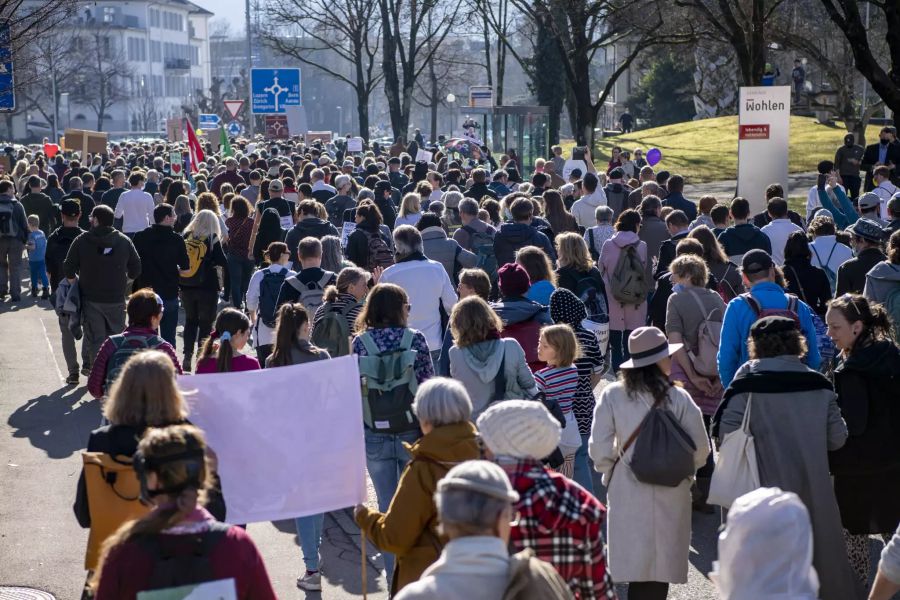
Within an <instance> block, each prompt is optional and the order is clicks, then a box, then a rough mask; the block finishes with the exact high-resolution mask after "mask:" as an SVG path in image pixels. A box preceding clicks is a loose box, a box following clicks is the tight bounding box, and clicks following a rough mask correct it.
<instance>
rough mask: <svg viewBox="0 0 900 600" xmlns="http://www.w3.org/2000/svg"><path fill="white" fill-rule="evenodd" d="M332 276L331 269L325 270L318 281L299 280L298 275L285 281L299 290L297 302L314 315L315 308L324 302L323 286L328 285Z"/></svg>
mask: <svg viewBox="0 0 900 600" xmlns="http://www.w3.org/2000/svg"><path fill="white" fill-rule="evenodd" d="M333 276H334V273H332V272H331V271H325V274H324V275H322V278H321V279H320V280H319V281H313V282H310V283H303V282H302V281H300V276H299V275H294V276H293V277H289V278H288V279H286V281H287V282H288V283H289V284H290V286H291V287H292V288H294V289H295V290H297V291H298V292H300V297H299V298H297V302H299V303H300V304H302V305H303V307H304V308H305V309H306V310H307V312H309V314H310V315H315V314H316V309H317V308H319V307H320V306H322V304H324V303H325V301H324V300H323V296H325V286H326V285H328V282H329V281H331V278H332V277H333Z"/></svg>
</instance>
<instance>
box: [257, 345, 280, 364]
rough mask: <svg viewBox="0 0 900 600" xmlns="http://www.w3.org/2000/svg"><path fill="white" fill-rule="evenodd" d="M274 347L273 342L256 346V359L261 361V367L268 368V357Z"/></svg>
mask: <svg viewBox="0 0 900 600" xmlns="http://www.w3.org/2000/svg"><path fill="white" fill-rule="evenodd" d="M274 347H275V346H274V345H273V344H263V345H262V346H257V347H256V360H258V361H259V368H260V369H265V368H266V359H267V358H269V355H271V354H272V348H274Z"/></svg>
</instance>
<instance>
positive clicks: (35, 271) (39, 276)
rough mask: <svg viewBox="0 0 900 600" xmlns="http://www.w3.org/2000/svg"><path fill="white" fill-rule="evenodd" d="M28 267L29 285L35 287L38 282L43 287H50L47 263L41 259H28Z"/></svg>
mask: <svg viewBox="0 0 900 600" xmlns="http://www.w3.org/2000/svg"><path fill="white" fill-rule="evenodd" d="M28 268H29V270H30V271H31V287H33V288H36V287H37V286H38V283H40V284H41V287H42V288H44V289H47V290H49V289H50V279H49V278H48V277H47V263H46V262H44V261H42V260H29V261H28Z"/></svg>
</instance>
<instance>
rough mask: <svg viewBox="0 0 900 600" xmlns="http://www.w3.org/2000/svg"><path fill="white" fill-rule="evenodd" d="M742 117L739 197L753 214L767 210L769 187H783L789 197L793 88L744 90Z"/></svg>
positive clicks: (739, 152)
mask: <svg viewBox="0 0 900 600" xmlns="http://www.w3.org/2000/svg"><path fill="white" fill-rule="evenodd" d="M739 106H740V116H739V117H738V181H737V194H738V196H743V197H744V198H746V199H747V200H749V201H750V206H751V209H752V211H753V213H754V214H755V213H758V212H761V211H763V210H765V209H766V187H767V186H768V185H769V184H771V183H780V184H781V185H782V187H783V188H784V193H785V195H787V194H788V191H789V190H788V141H789V136H790V126H791V108H790V107H791V88H790V87H789V86H777V87H742V88H741V93H740V101H739Z"/></svg>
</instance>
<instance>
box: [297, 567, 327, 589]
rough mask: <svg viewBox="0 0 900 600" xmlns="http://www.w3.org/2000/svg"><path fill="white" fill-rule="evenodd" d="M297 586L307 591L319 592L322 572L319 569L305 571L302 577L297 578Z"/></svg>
mask: <svg viewBox="0 0 900 600" xmlns="http://www.w3.org/2000/svg"><path fill="white" fill-rule="evenodd" d="M297 587H298V588H300V589H301V590H304V591H307V592H321V591H322V574H321V573H320V572H319V571H307V572H306V574H305V575H304V576H303V577H298V578H297Z"/></svg>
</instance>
